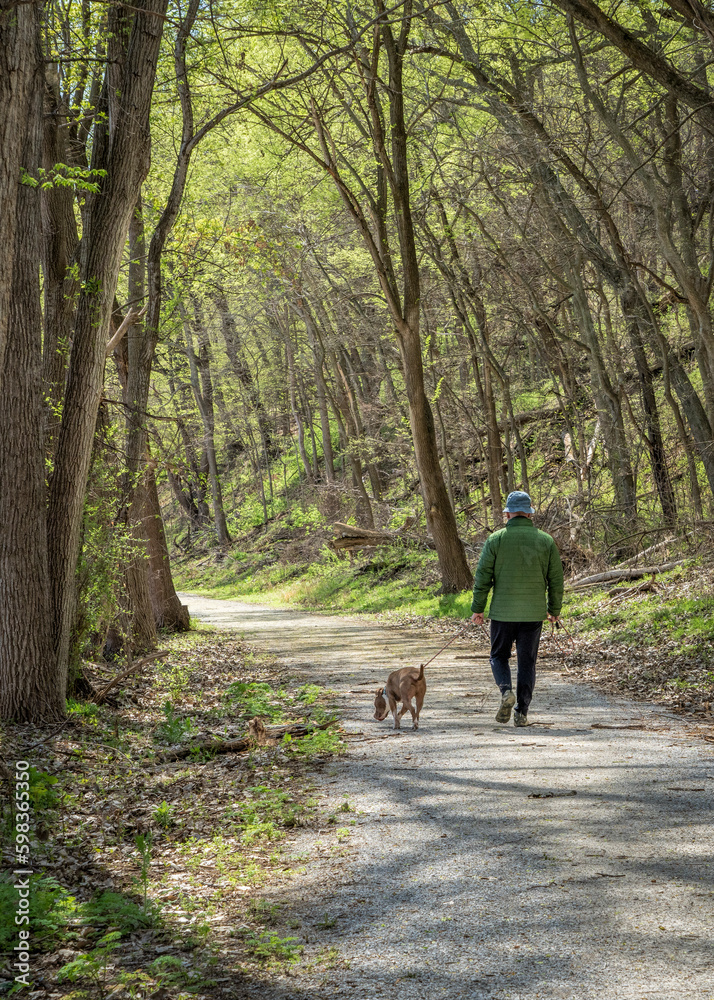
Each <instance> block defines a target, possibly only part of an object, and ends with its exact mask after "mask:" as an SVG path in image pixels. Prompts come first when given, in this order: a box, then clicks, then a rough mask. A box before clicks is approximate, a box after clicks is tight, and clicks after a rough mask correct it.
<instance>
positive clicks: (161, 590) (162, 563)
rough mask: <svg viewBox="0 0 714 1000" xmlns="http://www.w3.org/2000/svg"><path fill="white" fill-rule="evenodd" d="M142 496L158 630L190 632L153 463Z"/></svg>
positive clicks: (150, 586) (151, 591)
mask: <svg viewBox="0 0 714 1000" xmlns="http://www.w3.org/2000/svg"><path fill="white" fill-rule="evenodd" d="M143 494H144V497H143V500H144V518H143V530H144V537H145V538H146V547H147V549H148V554H149V565H150V572H149V591H150V593H151V604H152V607H153V611H154V621H155V622H156V626H157V628H162V629H167V630H168V631H169V632H187V631H188V629H189V627H190V621H189V614H188V608H187V607H186V605H185V604H182V603H181V601H180V600H179V598H178V594H177V593H176V590H175V588H174V581H173V578H172V576H171V562H170V559H169V548H168V545H167V544H166V532H165V531H164V522H163V518H162V517H161V506H160V505H159V494H158V490H157V489H156V476H155V474H154V465H153V463H152V462H150V461H149V462H147V467H146V476H145V480H144V489H143Z"/></svg>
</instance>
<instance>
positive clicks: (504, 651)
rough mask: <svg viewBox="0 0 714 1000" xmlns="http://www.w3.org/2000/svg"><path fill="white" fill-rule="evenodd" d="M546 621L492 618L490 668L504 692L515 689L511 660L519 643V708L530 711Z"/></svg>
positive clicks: (502, 692) (517, 707) (517, 649)
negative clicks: (515, 620)
mask: <svg viewBox="0 0 714 1000" xmlns="http://www.w3.org/2000/svg"><path fill="white" fill-rule="evenodd" d="M542 628H543V622H497V621H494V620H493V618H492V619H491V670H492V671H493V679H494V680H495V682H496V684H498V686H499V688H500V689H501V694H505V693H506V691H510V690H511V689H512V684H511V668H510V666H509V665H508V661H509V659H510V657H511V648H512V646H513V643H514V642H515V644H516V656H517V659H518V677H517V680H516V711H517V712H522V713H523V715H526V714H527V713H528V706H529V705H530V703H531V698H532V696H533V688H534V687H535V665H536V657H537V656H538V645H539V643H540V632H541V629H542Z"/></svg>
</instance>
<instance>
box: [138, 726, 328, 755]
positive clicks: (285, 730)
mask: <svg viewBox="0 0 714 1000" xmlns="http://www.w3.org/2000/svg"><path fill="white" fill-rule="evenodd" d="M251 721H254V720H251ZM335 725H337V719H331V720H330V721H329V722H321V723H320V724H319V725H314V726H306V725H305V724H304V723H294V724H293V725H291V726H271V727H270V728H269V729H263V732H262V733H261V734H260V735H261V737H263V736H264V737H265V740H266V741H270V742H271V743H273V742H275V743H277V742H278V740H281V739H282V738H283V736H285V735H289V736H298V737H299V736H309V735H310V733H314V732H315V731H316V730H318V729H329V727H330V726H335ZM253 732H255V730H254V731H253ZM257 743H258V740H257V739H256V736H255V735H253V733H251V732H248V733H246V734H245V735H243V736H239V737H237V738H236V739H234V740H219V739H215V738H214V737H211V738H210V739H207V740H198V742H196V743H191V744H190V745H188V746H185V747H175V748H174V749H172V750H167V751H166V753H162V754H159V755H158V756H157V757H156V762H157V763H158V764H163V763H166V762H168V761H172V760H185V759H186V757H190V756H191V754H194V753H197V752H199V751H200V752H202V753H203V752H205V753H210V754H218V753H242V752H243V751H244V750H253V749H254V748H255V747H256V745H257Z"/></svg>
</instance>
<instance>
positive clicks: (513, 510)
mask: <svg viewBox="0 0 714 1000" xmlns="http://www.w3.org/2000/svg"><path fill="white" fill-rule="evenodd" d="M503 513H504V514H535V508H534V507H531V498H530V497H529V496H528V494H527V493H524V492H523V490H515V491H514V492H513V493H509V494H508V497H507V499H506V506H505V507H504V508H503Z"/></svg>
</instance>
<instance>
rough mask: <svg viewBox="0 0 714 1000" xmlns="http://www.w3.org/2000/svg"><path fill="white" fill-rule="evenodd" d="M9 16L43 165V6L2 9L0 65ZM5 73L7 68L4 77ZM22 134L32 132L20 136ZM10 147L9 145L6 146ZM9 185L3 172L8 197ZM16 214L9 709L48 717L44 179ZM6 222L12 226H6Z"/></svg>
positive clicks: (0, 700)
mask: <svg viewBox="0 0 714 1000" xmlns="http://www.w3.org/2000/svg"><path fill="white" fill-rule="evenodd" d="M7 18H16V19H17V22H18V23H17V28H16V31H15V32H11V34H12V35H14V39H15V44H16V45H17V49H16V59H17V62H18V63H19V65H20V67H21V74H24V73H25V72H27V73H28V75H29V84H28V86H29V88H30V95H31V101H30V102H29V107H28V108H27V116H26V118H25V119H24V120H23V121H22V128H21V129H18V130H17V131H16V133H15V135H14V141H15V143H16V145H17V147H18V149H19V151H20V153H21V156H22V163H23V164H24V165H25V167H26V169H27V170H28V171H29V172H31V173H32V174H33V175H34V174H36V171H37V168H38V167H39V164H40V148H41V139H42V134H41V127H42V97H43V75H42V54H41V50H40V33H39V16H38V9H37V8H36V7H35V5H34V4H33V5H27V6H24V7H22V6H21V7H14V8H12V10H10V11H9V12H7V13H2V14H0V67H1V66H2V61H3V59H4V58H5V57H6V56H7V51H6V49H5V44H6V43H7V35H6V31H7V21H6V19H7ZM2 74H3V70H2V69H1V68H0V77H2ZM16 82H17V83H18V84H19V85H22V86H23V87H24V85H25V83H24V78H20V77H16ZM3 87H4V82H3V80H2V79H0V95H2V90H3ZM5 107H7V105H5ZM11 110H12V109H11ZM4 124H5V122H4V120H2V121H0V135H2V132H3V126H4ZM19 137H22V138H23V140H24V141H18V139H19ZM2 151H3V153H4V152H5V150H4V147H3V150H2ZM11 159H12V158H11ZM0 170H2V168H1V167H0ZM18 173H19V171H18ZM0 178H2V174H1V173H0ZM15 183H17V174H16V175H15ZM6 194H7V192H6V191H4V190H3V188H2V180H1V179H0V197H3V198H4V196H5V195H6ZM1 214H3V213H1V212H0V215H1ZM13 214H14V212H13ZM16 221H17V225H16V228H15V231H14V234H13V246H12V250H13V253H12V254H11V255H8V254H7V252H6V251H7V247H6V246H4V245H2V244H0V259H2V260H4V261H5V263H7V258H8V256H11V257H12V259H13V264H14V266H13V269H12V275H11V289H12V291H11V294H10V296H9V299H8V301H7V303H6V304H7V305H8V306H9V309H8V310H7V311H6V312H4V316H5V317H6V318H7V326H6V331H7V350H6V353H5V363H4V375H5V379H4V384H3V388H2V391H0V427H2V438H3V441H2V449H1V450H0V719H4V720H12V721H14V722H34V723H48V722H51V721H54V720H56V719H60V718H62V716H63V715H64V711H65V684H66V672H65V671H64V670H63V669H60V664H58V662H57V660H56V659H54V658H53V656H52V639H51V631H50V625H51V621H50V594H49V584H48V578H49V573H48V556H47V520H46V506H45V456H44V446H43V417H44V412H43V392H42V388H43V387H42V313H41V309H40V284H39V273H38V265H39V260H40V245H39V234H40V229H41V222H40V192H39V191H38V190H37V189H35V188H32V187H29V186H27V185H20V186H19V193H18V199H17V209H16ZM4 222H5V223H6V222H7V220H4ZM2 225H3V222H0V226H2ZM5 231H6V232H9V231H10V230H8V229H7V228H6V229H5ZM2 311H3V310H2V308H0V312H2Z"/></svg>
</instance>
